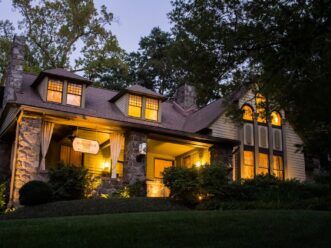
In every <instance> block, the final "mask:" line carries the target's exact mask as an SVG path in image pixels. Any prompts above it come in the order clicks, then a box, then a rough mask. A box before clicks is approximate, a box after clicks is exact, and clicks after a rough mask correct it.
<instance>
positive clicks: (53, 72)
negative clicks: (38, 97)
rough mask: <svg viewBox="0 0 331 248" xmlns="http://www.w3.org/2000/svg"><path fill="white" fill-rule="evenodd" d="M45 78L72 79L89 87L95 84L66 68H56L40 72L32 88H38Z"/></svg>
mask: <svg viewBox="0 0 331 248" xmlns="http://www.w3.org/2000/svg"><path fill="white" fill-rule="evenodd" d="M45 76H51V77H55V78H59V79H72V80H74V81H75V82H77V83H85V84H87V85H91V84H92V83H93V82H92V81H91V80H89V79H87V78H84V77H82V76H79V75H77V74H75V73H73V72H71V71H68V70H66V69H64V68H55V69H49V70H44V71H42V72H40V73H39V75H38V77H37V78H36V79H35V80H34V82H33V84H32V87H36V86H37V85H38V84H39V83H40V82H41V81H42V80H43V79H44V77H45Z"/></svg>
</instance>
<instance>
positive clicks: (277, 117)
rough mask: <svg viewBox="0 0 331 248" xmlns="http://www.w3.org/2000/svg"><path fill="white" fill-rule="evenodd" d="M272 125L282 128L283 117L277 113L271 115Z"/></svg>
mask: <svg viewBox="0 0 331 248" xmlns="http://www.w3.org/2000/svg"><path fill="white" fill-rule="evenodd" d="M271 124H272V125H275V126H281V125H282V117H281V116H280V114H279V113H277V112H272V113H271Z"/></svg>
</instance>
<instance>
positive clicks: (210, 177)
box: [199, 165, 229, 194]
mask: <svg viewBox="0 0 331 248" xmlns="http://www.w3.org/2000/svg"><path fill="white" fill-rule="evenodd" d="M228 174H229V173H228V171H227V169H226V167H225V166H222V165H210V166H208V165H206V166H205V167H203V168H202V169H201V171H199V187H200V188H201V191H202V192H206V193H207V194H218V193H219V190H220V189H221V188H222V187H223V186H224V185H227V184H228V182H229V178H228Z"/></svg>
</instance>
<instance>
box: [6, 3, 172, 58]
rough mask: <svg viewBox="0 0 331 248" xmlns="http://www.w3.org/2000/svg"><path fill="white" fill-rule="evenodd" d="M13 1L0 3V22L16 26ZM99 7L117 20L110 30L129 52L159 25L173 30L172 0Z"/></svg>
mask: <svg viewBox="0 0 331 248" xmlns="http://www.w3.org/2000/svg"><path fill="white" fill-rule="evenodd" d="M11 2H12V1H11V0H2V1H0V19H2V20H4V19H9V20H10V21H12V22H13V23H14V24H15V25H16V24H17V21H18V20H19V19H20V14H19V13H18V12H17V11H14V10H13V7H12V3H11ZM94 2H95V4H96V5H97V6H98V7H99V6H101V5H106V6H107V8H108V10H110V11H111V12H112V13H113V14H114V17H115V20H116V22H114V23H113V26H112V28H111V30H112V32H113V33H114V34H115V35H116V36H117V39H118V41H119V44H120V46H121V47H122V48H124V49H125V50H126V51H127V52H131V51H135V50H137V49H138V43H139V41H140V37H142V36H146V35H148V34H149V33H150V31H151V29H152V28H153V27H155V26H159V27H160V28H161V29H162V30H165V31H168V30H169V29H170V24H169V20H168V19H167V16H166V15H167V13H168V12H169V11H170V10H171V4H170V0H95V1H94Z"/></svg>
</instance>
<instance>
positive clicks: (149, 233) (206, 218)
mask: <svg viewBox="0 0 331 248" xmlns="http://www.w3.org/2000/svg"><path fill="white" fill-rule="evenodd" d="M330 229H331V213H330V212H322V211H293V210H292V211H291V210H287V211H286V210H268V211H261V210H260V211H224V212H220V211H174V212H155V213H128V214H111V215H96V216H75V217H58V218H45V219H29V220H6V221H0V247H1V248H2V247H22V248H25V247H48V248H52V247H72V248H75V247H93V248H98V247H144V248H148V247H153V248H154V247H222V248H227V247H231V248H235V247H240V248H245V247H254V248H259V247H261V248H262V247H263V248H265V247H268V248H273V247H283V248H287V247H291V248H295V247H300V248H305V247H330V243H331V235H330Z"/></svg>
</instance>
